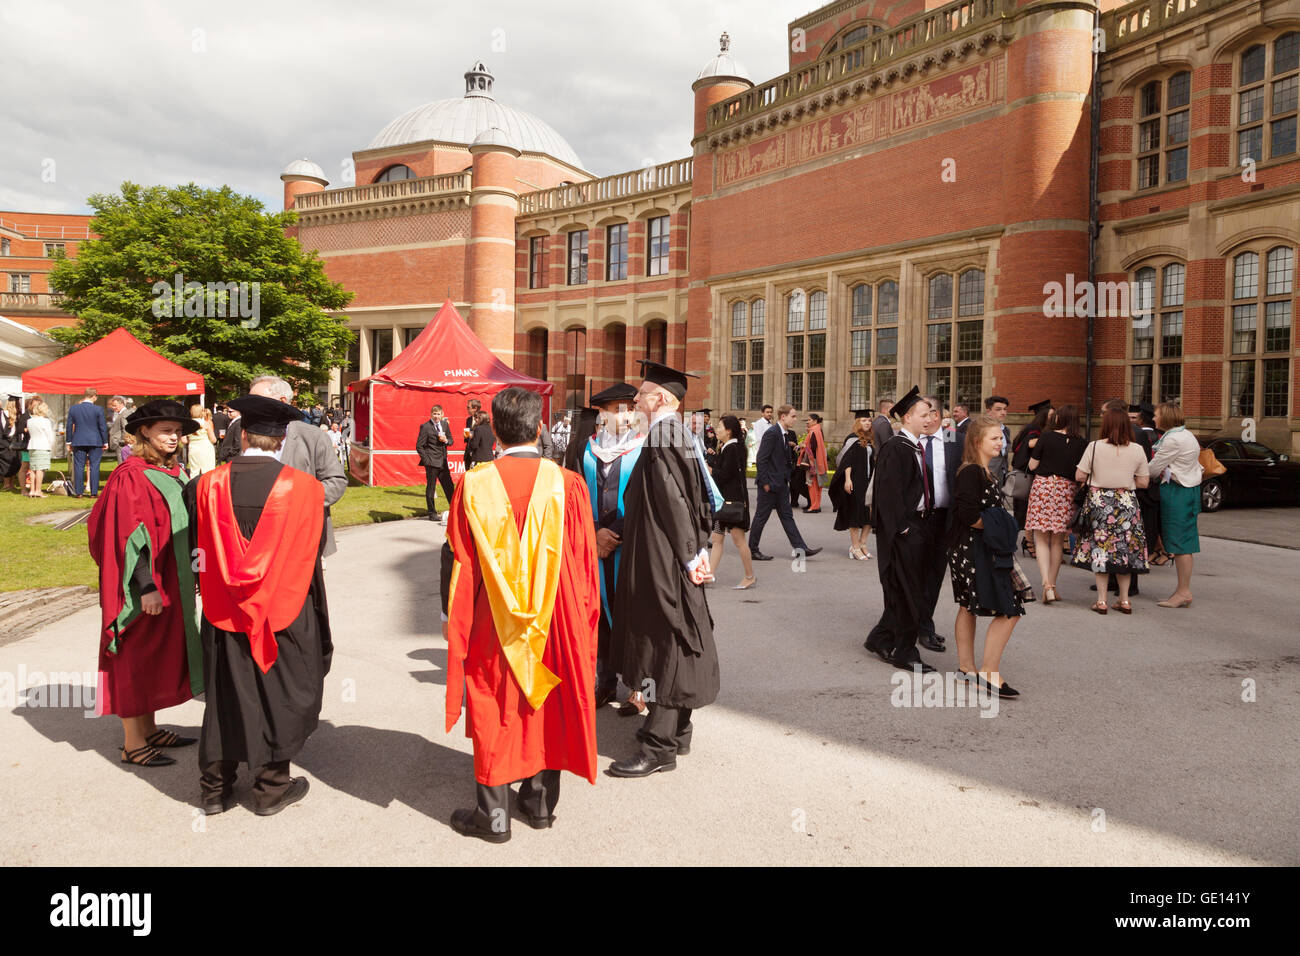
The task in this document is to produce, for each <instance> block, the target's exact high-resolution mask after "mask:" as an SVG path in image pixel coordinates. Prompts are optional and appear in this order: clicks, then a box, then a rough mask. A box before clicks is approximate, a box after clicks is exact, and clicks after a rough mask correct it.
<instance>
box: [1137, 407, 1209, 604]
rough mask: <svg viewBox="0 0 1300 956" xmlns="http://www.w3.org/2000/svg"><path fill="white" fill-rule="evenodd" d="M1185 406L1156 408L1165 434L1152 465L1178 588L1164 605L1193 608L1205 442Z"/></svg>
mask: <svg viewBox="0 0 1300 956" xmlns="http://www.w3.org/2000/svg"><path fill="white" fill-rule="evenodd" d="M1185 422H1186V419H1185V418H1184V417H1183V408H1182V406H1181V405H1179V404H1178V403H1177V402H1161V403H1160V405H1159V406H1158V407H1157V408H1156V427H1157V428H1159V429H1160V430H1161V431H1162V432H1164V434H1163V435H1162V436H1161V437H1160V440H1159V441H1157V442H1156V444H1155V448H1154V449H1153V450H1152V452H1153V453H1152V457H1151V461H1150V462H1149V463H1148V468H1149V469H1150V471H1151V474H1153V475H1159V476H1161V477H1160V535H1161V538H1162V539H1163V541H1164V547H1165V550H1166V551H1168V552H1169V553H1170V554H1171V555H1173V558H1174V569H1175V570H1176V571H1177V572H1178V588H1177V590H1175V591H1174V593H1173V594H1171V595H1169V597H1167V598H1165V599H1164V600H1163V601H1158V602H1156V603H1157V604H1158V605H1159V606H1160V607H1190V606H1191V604H1192V562H1193V561H1194V560H1195V559H1194V558H1193V555H1196V554H1199V553H1200V551H1201V537H1200V534H1199V532H1198V530H1197V527H1196V516H1197V515H1198V514H1200V513H1201V478H1202V469H1201V461H1200V455H1201V443H1200V442H1198V441H1197V440H1196V437H1195V436H1194V435H1192V433H1191V432H1189V431H1188V430H1187V427H1186V425H1185V424H1184V423H1185Z"/></svg>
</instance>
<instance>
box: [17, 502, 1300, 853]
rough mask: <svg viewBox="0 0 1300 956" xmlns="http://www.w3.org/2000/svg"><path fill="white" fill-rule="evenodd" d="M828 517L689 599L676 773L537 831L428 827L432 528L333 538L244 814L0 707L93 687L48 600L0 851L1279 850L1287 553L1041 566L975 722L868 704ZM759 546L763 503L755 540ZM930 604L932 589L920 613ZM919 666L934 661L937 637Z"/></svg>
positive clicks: (29, 658) (615, 788)
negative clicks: (688, 660)
mask: <svg viewBox="0 0 1300 956" xmlns="http://www.w3.org/2000/svg"><path fill="white" fill-rule="evenodd" d="M832 520H833V515H832V514H831V513H830V512H829V511H827V512H826V513H824V514H821V515H816V516H805V515H800V516H799V523H800V525H801V527H803V528H804V529H805V533H806V535H807V536H808V537H809V539H810V541H811V542H812V543H814V544H823V545H827V550H826V551H825V552H823V553H822V554H821V555H818V556H817V557H815V558H812V559H810V560H809V561H808V563H807V571H806V572H805V573H796V572H795V571H793V570H792V568H791V566H790V564H789V563H788V562H785V561H773V562H770V563H767V564H765V565H760V566H759V567H760V576H761V580H760V584H759V586H758V587H757V588H756V589H754V590H753V591H749V592H735V591H731V590H729V588H728V586H729V585H730V584H732V583H735V581H736V580H738V579H739V576H740V567H739V561H738V560H737V557H736V555H735V553H734V552H729V553H728V554H727V555H726V558H725V559H724V561H723V565H722V568H721V574H720V578H719V586H718V588H717V589H715V590H713V591H712V592H711V594H710V603H711V605H712V608H713V613H714V615H715V617H716V619H717V636H718V644H719V648H720V652H721V656H722V675H723V691H722V696H721V698H720V700H719V701H718V703H717V704H716V705H714V706H712V707H709V708H707V709H705V710H702V711H700V712H699V713H698V715H697V718H696V733H695V740H694V746H693V751H692V753H691V755H690V756H689V757H684V758H681V760H680V761H679V766H678V769H677V771H676V772H673V773H667V774H659V775H656V776H654V777H651V778H649V779H645V780H615V779H612V778H609V777H606V776H603V775H602V776H601V777H599V778H598V780H597V783H596V785H595V786H591V785H589V784H587V783H586V782H585V781H581V780H578V779H576V778H574V777H572V776H570V775H565V779H564V792H563V795H562V798H561V802H560V805H559V809H558V820H557V822H556V826H555V828H554V829H553V830H550V831H541V832H537V831H533V830H530V829H529V828H528V827H526V826H524V825H523V824H522V823H521V822H520V821H518V820H516V822H515V825H514V838H513V839H512V841H511V842H510V843H509V844H506V845H504V846H488V845H486V844H482V843H480V842H478V841H475V840H466V839H464V838H462V837H460V836H458V835H457V834H455V833H454V832H453V831H452V830H451V829H450V828H449V826H448V825H447V819H448V817H449V816H450V814H451V811H452V810H453V809H454V808H456V807H458V806H464V805H466V804H467V803H468V802H469V800H470V798H471V795H472V785H471V780H472V763H471V758H470V748H469V741H468V740H467V739H466V738H465V737H464V736H463V732H462V728H461V727H457V728H456V730H455V731H453V732H452V733H451V734H444V733H443V732H442V719H441V714H442V709H443V679H444V673H445V672H444V663H445V658H446V652H445V648H444V645H443V644H442V641H441V640H440V639H439V638H438V637H437V634H438V627H439V624H438V620H439V619H438V608H437V598H436V594H437V583H436V581H437V561H436V555H437V550H436V549H437V546H438V545H439V544H440V543H441V540H442V532H441V529H440V528H439V527H438V526H436V525H433V524H431V523H429V522H425V521H405V522H395V523H390V524H384V525H380V526H373V527H366V528H356V529H348V530H345V531H342V532H340V533H339V536H338V538H339V547H340V550H339V552H338V554H337V555H335V556H334V557H332V558H330V560H329V566H328V570H327V576H328V587H329V594H330V603H331V614H332V619H333V623H334V628H335V635H336V643H337V651H336V654H335V660H334V669H333V671H332V673H331V674H330V675H329V677H328V680H327V683H326V689H325V707H324V712H323V714H322V720H323V723H322V726H321V727H320V729H319V730H318V731H317V733H316V734H315V735H314V736H313V737H312V739H311V741H310V742H309V744H308V746H307V748H306V749H305V750H304V751H303V753H302V754H301V755H300V759H299V760H298V761H297V762H296V767H297V769H298V770H300V771H301V772H304V773H305V774H306V775H307V776H308V777H309V778H310V779H311V782H312V789H311V792H310V793H309V794H308V796H307V798H306V799H305V800H304V801H303V802H302V803H301V804H298V805H295V806H293V807H291V808H289V809H288V810H287V811H286V812H284V813H282V814H280V815H279V816H276V817H272V818H267V819H262V818H259V817H256V816H254V815H253V814H252V813H251V812H250V811H249V810H248V809H247V790H246V785H247V784H246V781H241V785H240V787H239V788H238V789H237V791H236V795H237V796H238V797H239V798H240V799H241V800H242V801H243V804H244V805H243V806H240V807H238V808H236V809H234V810H231V811H230V812H228V813H226V814H223V815H221V816H217V817H213V818H210V819H203V818H201V817H199V816H198V809H197V804H196V798H197V786H198V780H197V770H196V768H195V761H196V759H197V757H196V754H195V752H194V750H190V751H188V753H184V755H183V757H182V759H181V761H180V763H179V764H178V765H176V766H174V767H169V768H161V769H156V770H146V769H125V768H123V767H121V766H119V765H117V747H118V745H119V744H120V742H121V741H120V727H119V726H118V725H117V723H116V720H115V719H112V718H109V719H87V718H86V717H85V716H83V710H82V706H81V705H84V703H85V702H84V701H78V700H71V701H68V702H69V703H72V704H76V705H78V706H67V707H37V706H24V705H16V703H15V700H14V697H13V693H12V689H13V681H14V679H15V678H16V677H17V675H18V671H19V668H22V669H23V670H24V672H25V675H26V683H27V684H36V685H42V686H43V685H44V684H45V683H46V681H47V680H49V676H48V675H50V672H69V673H55V674H53V675H52V676H53V678H54V686H55V688H56V689H59V688H62V689H63V691H64V692H65V693H67V692H68V691H69V690H75V691H77V692H80V689H81V688H82V686H83V685H90V684H93V674H88V675H85V676H84V677H83V676H80V674H81V672H83V671H93V670H94V667H95V657H94V639H93V637H92V635H93V633H94V631H95V627H96V620H97V614H98V611H97V610H96V609H87V610H82V611H79V612H76V613H74V614H71V615H70V616H68V617H67V618H66V619H63V620H61V621H59V622H57V623H55V624H53V625H51V626H49V627H47V628H46V629H45V630H43V631H41V632H39V633H37V634H35V635H33V636H30V637H28V638H25V639H23V640H20V641H17V642H15V643H11V644H8V645H7V646H3V647H0V740H4V742H5V754H4V758H5V759H4V760H3V762H0V806H3V807H4V808H5V814H6V819H5V826H4V827H3V828H0V863H2V864H66V865H107V864H114V865H129V864H160V865H172V864H182V865H188V864H200V865H250V864H251V865H255V864H264V863H268V862H275V863H288V864H297V863H317V864H381V865H384V864H388V865H391V864H398V865H401V864H456V863H484V862H499V863H509V864H537V863H541V862H548V863H599V864H611V865H619V864H630V863H639V864H660V863H663V864H671V863H700V864H711V863H748V864H760V865H761V864H770V863H789V864H827V863H829V864H835V863H855V864H861V863H866V864H872V863H879V864H895V863H938V864H1017V863H1020V864H1038V863H1043V864H1046V863H1052V864H1066V865H1080V864H1083V865H1090V864H1229V863H1232V864H1235V863H1248V862H1263V863H1286V864H1292V865H1294V864H1296V863H1298V862H1300V809H1298V808H1297V803H1296V801H1295V799H1294V787H1295V781H1296V780H1297V779H1300V758H1298V757H1297V751H1296V748H1295V739H1296V730H1297V726H1298V723H1297V718H1298V717H1300V680H1297V678H1300V648H1298V647H1297V637H1296V627H1295V624H1294V622H1295V621H1296V620H1297V617H1300V593H1298V589H1297V587H1296V575H1295V570H1296V560H1295V555H1294V552H1291V551H1284V550H1279V549H1275V548H1269V547H1262V546H1258V545H1250V544H1243V543H1238V542H1234V541H1226V540H1219V539H1210V538H1206V539H1205V540H1204V542H1203V543H1204V546H1205V553H1204V554H1203V555H1202V556H1201V558H1200V561H1199V573H1198V577H1197V580H1196V593H1197V600H1196V604H1195V606H1194V607H1193V608H1191V609H1185V610H1177V611H1174V610H1163V609H1159V608H1156V607H1155V606H1154V601H1155V600H1156V599H1157V598H1159V597H1162V596H1164V594H1165V593H1166V592H1167V591H1168V590H1172V580H1173V579H1172V573H1171V570H1170V569H1164V570H1162V571H1160V572H1158V573H1155V574H1153V575H1150V576H1148V577H1147V578H1146V579H1144V581H1143V586H1144V590H1143V594H1142V596H1141V597H1140V598H1139V599H1138V600H1137V602H1136V605H1135V613H1134V614H1133V615H1132V616H1131V617H1124V616H1120V615H1117V614H1113V613H1112V614H1110V615H1109V616H1107V617H1106V618H1100V617H1098V616H1096V615H1094V614H1091V613H1089V612H1088V610H1087V605H1088V599H1089V596H1090V592H1088V590H1087V585H1088V583H1089V581H1088V578H1087V576H1086V575H1084V574H1083V573H1081V572H1068V571H1067V572H1063V573H1062V576H1061V581H1060V584H1061V592H1062V595H1063V597H1064V598H1065V599H1066V600H1065V603H1064V604H1061V605H1054V606H1052V607H1049V608H1044V607H1042V606H1041V605H1031V607H1030V610H1029V614H1028V616H1027V617H1026V618H1025V620H1024V621H1023V622H1022V624H1021V625H1020V627H1019V628H1018V629H1017V632H1016V634H1015V636H1014V637H1013V639H1012V642H1011V645H1010V648H1009V651H1008V653H1007V657H1006V660H1005V671H1006V673H1007V675H1008V677H1009V679H1010V680H1011V682H1012V683H1013V684H1015V686H1016V687H1018V688H1019V689H1020V690H1021V691H1022V692H1023V695H1024V696H1023V698H1022V699H1021V700H1018V701H1014V702H1009V703H1003V705H1002V706H1001V708H1000V710H999V713H998V715H997V716H996V717H994V718H991V719H989V718H983V717H981V716H980V712H979V710H978V709H974V708H953V707H949V708H902V707H894V706H891V692H892V691H893V689H894V688H893V687H892V686H891V678H892V676H893V672H892V671H891V670H890V669H889V668H888V667H886V666H885V665H884V664H882V663H881V662H879V661H877V660H875V659H874V658H871V657H868V656H867V654H866V652H865V651H863V649H862V647H861V643H862V638H863V636H864V633H865V630H866V628H867V627H868V626H869V625H870V624H871V623H872V622H874V620H875V618H876V616H877V615H878V614H879V609H880V592H879V584H878V580H877V578H876V570H875V563H874V562H869V563H863V562H851V561H849V560H847V559H846V558H845V557H844V550H845V549H846V548H847V541H846V540H844V537H845V536H843V535H838V534H836V533H835V532H833V531H832V530H831V523H832ZM782 540H783V538H782V534H781V529H780V527H779V526H778V525H776V524H775V523H774V524H773V525H772V526H770V527H769V528H768V531H767V537H766V540H765V542H764V545H765V548H766V550H767V551H768V552H769V553H777V552H779V551H780V550H781V549H780V548H779V547H778V543H779V542H781V541H782ZM1031 575H1034V576H1035V577H1036V574H1035V573H1034V572H1031ZM950 597H951V595H950V592H949V591H948V590H947V588H946V586H945V593H944V595H943V597H942V599H941V604H940V616H939V619H940V620H941V621H942V622H949V621H951V620H952V614H953V606H952V604H951V600H950ZM1284 622H1285V623H1284ZM942 630H944V631H946V632H950V630H951V628H950V627H947V626H945V627H943V628H942ZM926 657H927V659H929V660H931V661H933V662H934V663H936V664H939V665H940V666H941V668H944V669H951V668H952V667H953V666H955V657H954V652H953V651H949V652H948V653H946V654H942V655H939V654H930V653H927V654H926ZM32 671H40V672H42V673H41V674H40V675H37V676H35V677H33V675H32V674H31V672H32ZM71 672H76V673H71ZM1246 680H1250V681H1253V682H1254V686H1255V692H1256V698H1257V699H1256V700H1255V701H1254V702H1244V701H1243V700H1242V694H1243V689H1242V688H1243V681H1246ZM6 682H7V683H6ZM6 694H7V695H8V696H5V695H6ZM23 698H24V695H23V694H19V695H18V700H19V701H21V700H23ZM201 714H202V704H201V703H199V702H196V701H191V702H190V703H187V704H186V705H184V706H182V707H179V708H176V709H174V710H172V711H169V712H166V714H165V715H164V717H165V722H166V723H167V725H169V726H174V727H179V728H181V729H183V730H189V731H196V729H197V727H198V725H199V722H200V720H201ZM635 720H636V718H632V719H624V718H620V717H618V716H617V715H616V713H615V712H614V710H612V709H610V710H608V711H607V712H604V713H602V714H601V716H600V720H599V749H600V753H601V755H602V757H603V758H606V760H611V759H616V758H619V757H622V756H625V755H627V754H629V753H630V752H631V751H632V749H633V736H632V735H633V731H634V726H633V724H634V722H635ZM1103 814H1104V816H1103ZM1103 823H1104V830H1102V829H1101V826H1102V824H1103Z"/></svg>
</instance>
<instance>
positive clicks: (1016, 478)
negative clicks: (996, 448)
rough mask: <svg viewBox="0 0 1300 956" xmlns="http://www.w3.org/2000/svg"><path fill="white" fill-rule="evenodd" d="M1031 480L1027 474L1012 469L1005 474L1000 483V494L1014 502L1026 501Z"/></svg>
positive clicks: (1017, 469)
mask: <svg viewBox="0 0 1300 956" xmlns="http://www.w3.org/2000/svg"><path fill="white" fill-rule="evenodd" d="M1032 480H1033V479H1032V478H1031V477H1030V475H1029V472H1027V471H1022V470H1021V469H1019V468H1012V469H1011V470H1010V471H1008V472H1007V477H1006V479H1005V480H1004V481H1003V483H1002V493H1003V494H1004V495H1006V496H1007V497H1008V498H1012V499H1014V500H1016V501H1028V500H1029V485H1030V482H1031V481H1032Z"/></svg>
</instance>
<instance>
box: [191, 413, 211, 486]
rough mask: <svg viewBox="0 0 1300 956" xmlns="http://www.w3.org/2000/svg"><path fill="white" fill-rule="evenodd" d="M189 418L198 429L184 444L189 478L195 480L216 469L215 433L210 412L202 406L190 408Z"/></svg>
mask: <svg viewBox="0 0 1300 956" xmlns="http://www.w3.org/2000/svg"><path fill="white" fill-rule="evenodd" d="M190 417H191V418H192V419H194V423H195V424H196V425H198V426H199V427H198V428H197V429H195V431H194V434H193V435H189V436H187V437H186V439H185V442H186V444H187V445H188V446H189V450H190V467H189V472H190V477H191V478H197V477H198V476H199V475H201V474H203V473H204V472H205V471H211V470H212V469H214V468H216V467H217V431H216V428H215V427H214V426H213V424H212V410H211V409H210V408H204V407H203V406H202V405H199V404H197V403H196V404H194V405H191V406H190Z"/></svg>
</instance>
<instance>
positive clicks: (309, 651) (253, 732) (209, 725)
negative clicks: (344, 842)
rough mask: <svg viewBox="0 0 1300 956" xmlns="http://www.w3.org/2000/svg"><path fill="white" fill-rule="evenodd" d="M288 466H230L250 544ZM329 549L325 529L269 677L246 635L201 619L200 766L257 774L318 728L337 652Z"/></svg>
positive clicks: (257, 461)
mask: <svg viewBox="0 0 1300 956" xmlns="http://www.w3.org/2000/svg"><path fill="white" fill-rule="evenodd" d="M284 467H286V466H285V465H281V464H280V463H279V462H278V461H276V460H275V459H274V458H268V457H263V456H251V457H250V456H240V457H239V458H236V459H235V460H234V461H233V462H231V466H230V468H231V475H230V497H231V501H232V502H233V504H234V506H235V508H234V510H235V520H236V521H237V522H238V523H239V530H240V532H242V533H243V535H244V537H245V538H250V539H251V538H252V536H253V532H254V531H255V530H256V528H257V522H258V518H260V517H261V514H262V507H263V505H265V504H266V499H267V497H268V496H269V495H270V493H271V486H272V485H274V484H275V479H276V477H277V476H278V475H279V474H280V470H281V469H282V468H284ZM197 490H198V489H197V479H195V481H191V482H190V483H189V484H188V485H187V486H186V488H185V502H186V505H187V506H188V508H189V512H190V527H191V528H196V527H197V524H196V509H195V497H196V493H197ZM324 548H325V530H324V528H322V529H321V538H320V541H319V542H317V544H316V570H315V572H314V573H313V574H312V582H311V586H310V588H308V591H307V598H306V600H305V601H304V602H303V606H302V610H301V611H300V612H299V614H298V617H297V618H296V619H295V620H294V622H293V623H292V624H290V625H289V627H287V628H285V629H284V630H282V631H276V632H275V641H276V647H277V656H276V659H275V663H274V664H272V665H271V669H270V670H269V671H267V672H266V673H265V674H263V673H262V670H261V668H260V667H258V666H257V664H256V663H255V662H254V661H253V657H252V654H251V652H250V651H249V647H248V635H246V634H242V633H235V632H231V631H223V630H221V629H219V628H215V627H213V626H212V624H211V622H209V621H208V619H207V617H204V618H203V620H202V623H201V626H200V636H201V638H202V641H203V675H204V678H205V686H206V688H207V696H206V698H205V700H206V703H207V706H206V708H205V710H204V712H203V730H202V733H201V735H200V738H199V765H200V766H206V765H208V764H209V763H212V762H213V761H217V760H234V761H238V762H240V763H246V764H248V765H249V766H250V767H253V768H257V767H261V766H265V765H266V764H268V763H271V762H272V761H277V760H289V759H292V758H293V757H294V755H296V754H297V753H298V752H299V751H300V750H302V747H303V744H304V743H306V741H307V738H308V737H309V736H311V733H312V731H314V730H315V729H316V723H317V721H318V719H319V717H320V709H321V698H322V695H323V693H324V684H325V675H326V674H328V673H329V669H330V658H331V656H332V654H333V650H334V645H333V643H332V641H331V637H330V623H329V608H328V607H327V605H326V601H325V572H324V569H323V568H322V567H321V563H320V558H321V553H322V552H323V550H324Z"/></svg>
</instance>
